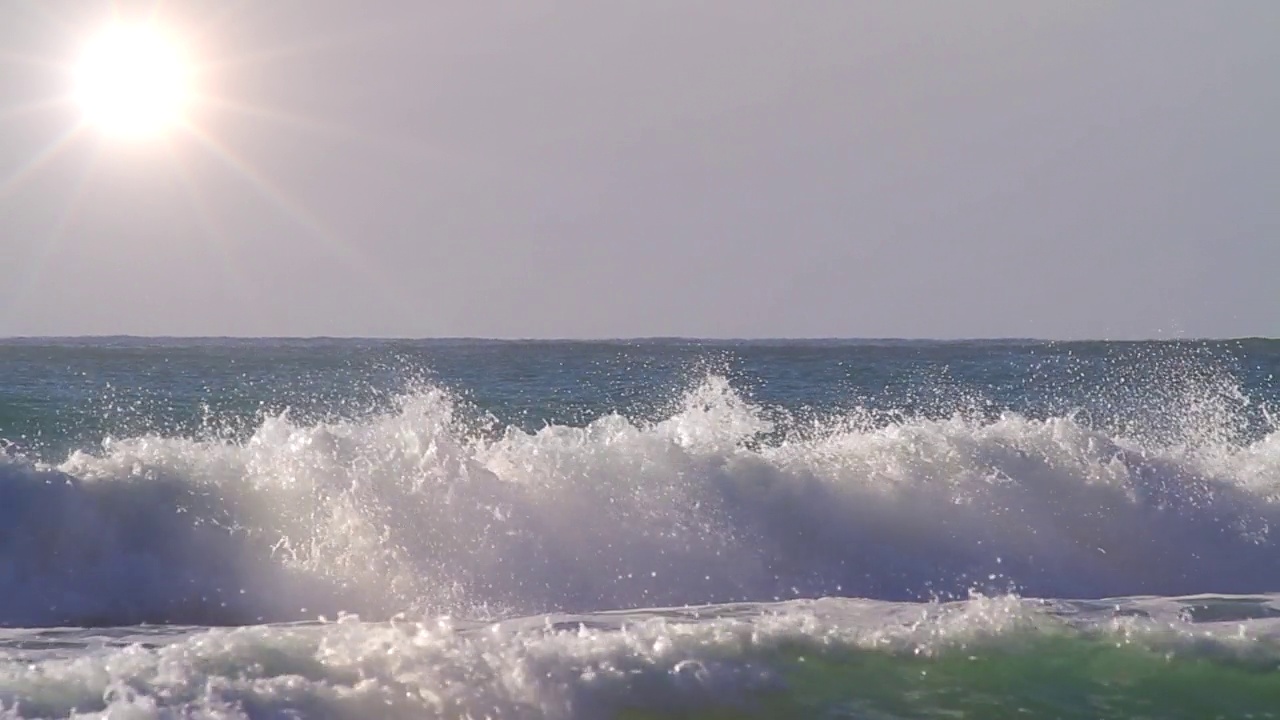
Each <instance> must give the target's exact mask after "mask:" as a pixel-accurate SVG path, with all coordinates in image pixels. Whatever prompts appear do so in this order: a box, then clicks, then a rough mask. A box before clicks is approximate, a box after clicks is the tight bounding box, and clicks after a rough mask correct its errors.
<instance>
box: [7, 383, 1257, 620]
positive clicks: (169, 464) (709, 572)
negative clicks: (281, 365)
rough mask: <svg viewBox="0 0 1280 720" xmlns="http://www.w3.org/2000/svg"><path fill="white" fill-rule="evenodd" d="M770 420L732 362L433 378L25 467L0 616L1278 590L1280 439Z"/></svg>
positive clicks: (1019, 424) (12, 491)
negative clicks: (717, 367)
mask: <svg viewBox="0 0 1280 720" xmlns="http://www.w3.org/2000/svg"><path fill="white" fill-rule="evenodd" d="M767 415H769V413H768V412H767V411H766V409H764V408H761V407H757V406H755V405H752V404H751V403H750V402H747V401H746V400H745V399H744V398H743V397H741V396H740V395H739V394H738V393H736V392H735V391H734V390H733V388H732V387H730V385H729V383H728V382H727V381H726V380H725V379H723V378H720V377H716V376H712V377H709V378H708V379H707V380H706V381H705V382H704V383H703V384H702V385H701V386H699V387H697V388H696V389H695V390H693V391H692V392H691V393H690V394H689V396H688V397H687V398H686V400H685V403H684V405H683V407H682V408H681V409H680V410H679V411H678V412H676V413H674V414H672V415H671V416H670V417H668V418H666V419H664V420H662V421H660V422H656V423H652V424H642V423H636V422H632V421H629V420H627V419H624V418H622V417H620V416H617V415H606V416H603V417H600V418H598V419H596V420H595V421H593V422H592V423H590V424H589V425H587V426H585V427H568V426H558V425H552V426H548V427H545V428H543V429H541V430H539V431H537V432H533V433H529V432H525V431H522V430H520V429H517V428H514V427H510V428H505V429H501V428H500V429H499V431H498V432H496V433H493V432H477V431H473V430H471V429H469V428H468V427H467V425H466V424H465V423H463V422H460V421H459V420H458V419H457V418H456V417H455V406H454V403H453V401H452V400H451V398H450V397H449V395H448V394H447V393H445V392H443V391H441V390H439V389H434V388H426V389H423V390H422V391H420V392H417V393H412V394H409V395H407V396H405V397H403V398H402V399H401V402H400V405H399V408H398V409H397V410H396V411H394V412H390V413H386V414H382V415H377V416H371V417H365V418H360V419H352V420H346V421H340V422H331V423H322V424H313V425H305V424H299V423H295V422H293V421H291V420H290V418H289V417H288V416H287V415H282V416H277V417H272V418H268V419H267V420H266V421H265V422H263V423H262V425H261V426H260V427H259V428H258V429H257V431H256V432H255V433H254V434H253V435H252V437H251V438H250V439H249V440H248V441H247V442H244V443H230V442H221V441H217V442H215V441H193V440H187V439H180V438H163V437H136V438H128V439H122V440H114V441H111V442H108V443H107V444H105V445H104V447H103V448H102V450H101V451H100V452H95V453H86V452H77V453H75V454H73V455H72V456H71V457H69V458H68V459H67V460H66V461H65V462H63V463H61V464H60V465H58V466H57V467H45V466H36V465H31V464H28V463H25V462H22V461H19V460H16V459H13V458H5V459H3V460H0V475H3V476H4V477H3V478H0V581H3V582H5V587H8V588H15V590H14V591H13V592H11V593H8V594H6V596H5V597H2V598H0V620H2V621H4V622H6V623H8V624H26V625H32V624H57V623H68V622H77V623H86V622H92V623H98V624H117V623H119V624H124V623H133V622H139V621H143V620H150V621H161V620H165V621H188V622H200V623H209V622H229V623H239V622H252V621H257V620H259V619H262V620H288V619H296V618H313V617H315V616H316V615H317V614H319V613H327V614H330V615H332V614H333V613H336V612H337V611H339V610H348V611H354V612H360V613H362V614H363V615H364V616H366V617H372V618H376V617H387V616H390V615H391V614H392V613H395V612H398V611H408V612H412V613H433V612H447V613H453V614H461V615H468V616H484V615H493V614H502V615H509V614H533V613H540V612H548V611H587V610H600V609H607V608H626V607H652V606H667V605H682V604H696V603H704V602H725V601H738V600H753V601H769V600H774V599H781V598H789V597H805V596H823V595H845V596H863V597H874V598H887V599H907V598H916V597H929V596H932V595H939V596H943V597H946V596H948V595H957V594H958V595H960V596H963V595H964V594H965V593H966V592H967V591H968V590H969V589H970V588H979V589H986V590H992V591H1007V590H1014V591H1018V592H1021V593H1024V594H1027V595H1037V596H1054V597H1101V596H1111V595H1133V594H1164V595H1179V594H1187V593H1195V592H1220V593H1250V592H1262V591H1266V590H1270V589H1274V588H1275V587H1277V586H1280V548H1278V547H1277V543H1276V540H1275V539H1274V538H1273V536H1272V533H1271V527H1272V526H1273V524H1274V523H1275V521H1276V520H1277V519H1280V505H1278V504H1277V502H1276V499H1277V497H1278V496H1280V491H1278V487H1280V480H1277V478H1280V472H1278V471H1280V450H1278V448H1280V435H1278V434H1275V433H1273V434H1271V435H1268V436H1266V437H1264V438H1263V439H1261V440H1259V441H1256V442H1252V443H1240V442H1236V441H1234V440H1225V439H1223V438H1222V437H1220V434H1218V435H1215V434H1214V433H1207V434H1205V437H1206V438H1209V440H1206V441H1205V442H1201V443H1200V444H1198V445H1191V444H1186V443H1183V444H1179V445H1169V446H1157V445H1155V444H1152V443H1149V442H1147V443H1143V442H1139V441H1136V440H1127V439H1125V438H1121V437H1115V436H1109V435H1107V434H1105V433H1103V432H1101V431H1098V430H1094V429H1091V428H1089V427H1088V426H1086V425H1084V424H1083V423H1082V422H1079V421H1077V420H1076V419H1073V418H1070V417H1056V418H1049V419H1047V420H1034V419H1029V418H1026V417H1022V416H1019V415H1015V414H1006V415H1003V416H1001V417H998V418H996V419H994V420H990V419H972V418H966V417H961V416H956V417H953V418H949V419H940V420H939V419H927V418H914V419H911V418H908V419H903V420H900V421H897V422H894V423H890V424H887V425H871V424H866V423H862V422H860V421H859V419H858V418H857V417H853V416H851V417H848V418H843V419H839V420H836V421H832V422H826V423H822V424H820V425H818V426H817V427H816V428H812V429H810V430H809V431H807V432H806V433H805V434H804V435H795V434H793V436H792V437H790V438H785V439H770V438H776V437H778V436H779V434H778V433H776V432H775V433H772V434H770V431H771V430H772V429H773V428H772V427H771V426H770V424H769V423H768V422H767V420H766V416H767ZM782 435H783V436H785V433H783V434H782Z"/></svg>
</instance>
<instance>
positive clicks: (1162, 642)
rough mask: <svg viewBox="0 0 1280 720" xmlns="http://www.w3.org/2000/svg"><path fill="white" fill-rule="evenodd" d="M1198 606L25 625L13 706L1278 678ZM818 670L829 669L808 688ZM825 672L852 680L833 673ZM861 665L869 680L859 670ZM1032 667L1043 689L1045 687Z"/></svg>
mask: <svg viewBox="0 0 1280 720" xmlns="http://www.w3.org/2000/svg"><path fill="white" fill-rule="evenodd" d="M1215 603H1218V604H1227V605H1231V606H1233V607H1240V606H1241V605H1243V604H1247V605H1249V607H1251V608H1253V610H1254V611H1257V612H1263V610H1264V609H1265V608H1267V607H1269V606H1270V605H1273V604H1274V603H1272V602H1271V601H1269V600H1268V599H1266V598H1253V599H1228V598H1222V599H1215V600H1210V601H1201V602H1199V604H1200V606H1204V607H1208V606H1212V605H1214V604H1215ZM1194 605H1196V602H1193V601H1170V600H1161V601H1151V600H1141V599H1138V600H1126V601H1117V602H1116V603H1115V604H1114V607H1112V606H1111V605H1105V606H1104V605H1088V604H1075V605H1070V604H1063V603H1056V604H1055V603H1048V604H1045V603H1035V602H1031V601H1025V600H1019V599H1016V598H1011V597H997V598H977V599H974V600H970V601H966V602H960V603H953V604H940V605H939V604H904V603H882V602H874V601H858V600H836V599H829V600H821V601H814V602H805V601H800V602H791V603H785V604H777V605H767V606H755V605H747V606H736V607H715V608H697V609H689V610H685V611H667V612H660V611H654V612H644V613H628V614H614V615H608V616H606V615H594V616H589V617H541V618H529V619H525V620H516V621H510V622H505V623H501V624H497V625H493V626H484V625H466V624H458V623H453V622H450V621H448V620H445V619H442V620H436V621H430V622H425V623H407V622H397V623H382V624H369V623H362V622H359V621H356V620H355V619H352V618H347V619H344V620H343V621H341V622H338V623H333V624H326V625H302V626H255V627H246V628H239V629H234V630H212V631H197V632H186V633H172V632H170V633H168V634H159V633H151V634H147V635H136V636H130V637H126V638H120V640H121V641H122V642H132V643H133V644H128V645H125V646H123V647H113V646H102V645H96V646H95V645H94V644H93V643H95V642H98V641H100V638H97V637H94V636H89V637H88V638H86V639H85V640H83V642H84V646H83V647H81V648H78V649H76V650H74V651H68V650H66V649H63V650H61V651H60V652H61V656H58V655H57V653H58V652H59V651H53V653H54V654H53V655H51V656H48V657H43V658H35V659H32V658H27V659H25V660H18V659H16V658H13V657H12V656H10V655H9V652H10V651H9V648H12V647H14V646H17V645H19V644H22V643H23V642H24V641H25V642H26V643H27V644H38V643H39V642H41V641H42V640H44V641H47V639H48V636H47V635H45V636H39V637H28V636H30V635H32V633H31V631H23V632H20V633H12V634H10V635H8V636H5V637H0V698H3V701H4V703H5V705H6V706H7V707H8V708H9V710H10V716H12V717H49V716H58V717H65V716H70V715H72V714H73V713H75V712H79V713H81V714H80V715H77V716H78V717H111V718H116V717H129V718H151V717H207V718H223V717H226V718H240V717H294V716H303V717H333V718H368V717H386V718H397V717H404V718H420V717H457V718H462V717H472V718H479V717H485V718H495V719H498V718H607V717H617V716H618V714H619V713H620V712H622V711H627V710H630V711H645V712H648V713H654V714H662V713H671V714H678V713H689V712H695V711H697V710H699V709H718V710H719V711H721V712H724V711H726V710H734V709H744V710H749V709H752V708H756V707H758V703H761V702H765V703H767V702H769V701H770V700H776V698H778V697H779V696H780V695H785V694H786V693H788V692H789V693H791V694H792V697H793V698H795V697H796V695H797V694H798V693H800V692H801V691H803V690H805V688H806V687H807V686H808V687H809V691H810V692H822V691H824V688H823V687H822V686H823V685H824V684H825V685H826V686H827V687H826V688H825V691H826V692H827V693H831V692H833V691H835V692H836V694H837V696H838V697H840V698H843V699H844V701H845V702H846V703H847V702H849V701H851V700H853V699H856V698H858V697H860V696H863V697H874V695H875V694H876V693H877V692H880V691H882V690H883V691H886V692H888V693H890V694H892V693H894V692H903V691H906V690H907V689H909V684H910V682H911V678H910V676H909V675H908V674H907V673H905V672H904V673H902V676H903V677H902V678H900V682H902V683H903V684H902V685H901V686H898V687H897V689H895V688H894V687H888V688H879V687H876V686H875V685H873V684H867V683H868V681H870V682H875V681H876V679H877V678H878V679H879V682H881V683H883V682H885V681H886V680H887V679H888V678H889V677H892V676H885V675H877V674H876V672H875V671H874V668H875V667H877V665H879V664H881V663H882V662H883V661H884V660H885V659H893V658H897V659H898V660H900V661H903V662H916V661H919V660H922V659H923V660H927V659H945V658H947V657H959V658H962V659H963V658H965V657H967V656H971V655H973V654H975V653H982V654H985V655H987V656H989V657H995V656H1000V655H1002V654H1004V655H1012V656H1014V658H1015V661H1014V662H1015V663H1021V664H1022V665H1025V664H1026V663H1034V662H1036V661H1037V659H1038V658H1037V655H1036V654H1035V651H1036V650H1037V647H1038V646H1037V645H1036V644H1035V643H1037V642H1040V641H1043V640H1045V639H1049V640H1052V639H1054V638H1059V639H1066V640H1067V641H1072V640H1075V639H1079V640H1083V641H1084V642H1086V643H1087V642H1089V641H1090V638H1095V639H1100V640H1102V642H1101V643H1097V644H1095V645H1092V646H1082V648H1081V650H1080V651H1082V652H1087V653H1096V652H1097V650H1098V649H1099V648H1106V647H1116V648H1121V647H1132V648H1135V649H1137V650H1138V652H1137V653H1135V655H1134V656H1133V658H1132V659H1134V660H1137V661H1141V660H1142V659H1143V657H1151V658H1153V659H1154V660H1153V662H1152V665H1151V666H1150V667H1146V666H1137V667H1136V668H1135V670H1136V671H1137V672H1140V673H1149V672H1159V670H1160V668H1159V666H1158V665H1159V663H1161V662H1164V660H1161V659H1160V658H1166V659H1167V658H1170V657H1173V656H1174V655H1175V654H1176V655H1181V656H1187V657H1190V658H1192V659H1193V661H1194V659H1195V658H1216V659H1225V660H1229V661H1232V662H1236V663H1254V664H1255V665H1256V667H1258V668H1260V669H1264V670H1265V669H1268V668H1273V667H1274V664H1275V662H1276V660H1277V658H1280V645H1278V643H1277V641H1278V640H1280V635H1278V634H1277V630H1280V627H1278V625H1280V623H1278V621H1276V620H1268V619H1245V620H1232V621H1230V622H1208V623H1191V622H1187V621H1186V620H1184V619H1179V617H1180V616H1179V615H1178V613H1179V610H1180V609H1181V610H1185V609H1186V608H1188V607H1191V606H1194ZM1271 612H1274V610H1272V611H1271ZM1264 614H1265V613H1264ZM1165 615H1168V616H1172V617H1171V618H1165V617H1162V616H1165ZM68 637H74V636H68ZM64 640H65V638H64ZM141 641H148V642H150V643H151V645H150V646H146V645H143V644H141ZM63 645H74V643H73V642H64V643H63ZM1019 653H1023V655H1019ZM1144 653H1145V654H1144ZM810 659H812V660H813V661H814V663H815V666H816V667H815V668H814V672H816V673H817V675H814V676H811V677H810V678H809V679H808V681H807V682H806V681H805V675H804V673H805V672H806V671H805V663H806V662H807V661H808V660H810ZM824 661H825V662H827V663H834V664H835V665H837V666H838V669H837V670H836V671H835V672H837V673H845V674H836V675H834V676H833V675H829V674H827V675H824V673H827V672H829V671H824V670H822V668H821V664H822V663H823V662H824ZM1045 661H1046V662H1047V663H1049V666H1048V667H1052V668H1057V669H1058V670H1062V667H1061V666H1060V665H1055V664H1054V663H1060V662H1061V661H1060V660H1058V659H1055V658H1052V657H1049V658H1045ZM901 667H905V666H901ZM913 667H914V668H915V672H917V673H918V672H920V671H921V670H923V671H924V672H926V673H927V672H930V671H931V670H932V669H934V668H935V666H933V665H930V664H928V663H927V662H922V663H920V664H918V665H917V666H913ZM864 668H866V669H868V670H866V672H868V673H869V674H868V676H867V678H866V679H862V678H860V677H859V676H858V673H860V672H863V669H864ZM1104 670H1105V668H1104ZM1095 671H1098V670H1097V669H1095V668H1090V667H1088V666H1084V667H1081V668H1078V669H1076V670H1075V672H1078V673H1079V674H1080V680H1081V681H1082V682H1094V681H1097V680H1098V678H1095V677H1093V676H1092V675H1091V673H1094V672H1095ZM1038 672H1039V673H1042V672H1043V671H1042V670H1041V671H1037V672H1033V673H1032V674H1031V675H1030V677H1031V678H1037V677H1039V678H1041V679H1043V677H1042V675H1040V674H1037V673H1038ZM1098 672H1101V671H1098ZM797 679H799V683H797ZM1102 679H1103V680H1105V681H1110V680H1113V679H1114V678H1112V677H1111V676H1110V675H1107V676H1106V677H1104V678H1102ZM814 686H816V687H814ZM955 689H956V690H959V689H960V688H955ZM1032 692H1034V688H1033V689H1032ZM798 699H799V700H800V702H798V703H796V705H793V706H792V707H805V705H804V704H803V701H804V700H805V698H803V697H800V698H798ZM810 707H811V706H810Z"/></svg>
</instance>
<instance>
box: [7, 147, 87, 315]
mask: <svg viewBox="0 0 1280 720" xmlns="http://www.w3.org/2000/svg"><path fill="white" fill-rule="evenodd" d="M97 162H98V152H97V151H96V150H94V151H93V152H91V153H90V154H89V157H88V158H87V159H86V160H85V164H84V167H82V168H81V170H80V173H79V176H78V177H77V178H76V180H75V184H74V185H72V186H71V193H70V195H69V196H68V198H67V202H66V204H64V205H63V206H62V211H61V212H59V213H58V217H57V219H56V220H55V221H54V224H53V227H52V228H50V229H49V234H48V236H47V237H46V238H45V240H44V242H43V243H39V244H37V245H36V247H35V248H34V249H33V250H32V252H31V254H30V256H29V257H28V258H27V260H26V262H25V263H24V264H23V268H22V272H21V273H20V274H19V279H18V281H17V282H15V283H14V284H13V285H11V286H10V287H9V288H8V292H7V293H6V299H5V302H4V303H3V307H4V309H5V311H6V316H5V324H6V325H8V321H9V320H11V319H12V317H13V314H14V313H15V312H17V311H18V309H19V308H20V307H21V306H22V303H23V301H24V299H25V298H26V296H27V294H28V293H29V292H30V290H31V288H33V287H38V286H39V284H40V280H41V279H42V277H43V275H44V269H45V266H46V265H47V264H48V260H49V258H50V257H52V256H53V255H54V254H55V253H56V252H57V250H58V248H60V247H61V246H62V241H63V240H64V239H65V234H66V231H67V229H68V228H69V227H71V226H72V224H73V223H74V222H75V220H76V218H77V217H79V214H80V201H81V199H83V197H84V191H85V187H86V186H87V185H88V180H89V176H90V175H92V174H93V170H94V167H95V166H96V165H97Z"/></svg>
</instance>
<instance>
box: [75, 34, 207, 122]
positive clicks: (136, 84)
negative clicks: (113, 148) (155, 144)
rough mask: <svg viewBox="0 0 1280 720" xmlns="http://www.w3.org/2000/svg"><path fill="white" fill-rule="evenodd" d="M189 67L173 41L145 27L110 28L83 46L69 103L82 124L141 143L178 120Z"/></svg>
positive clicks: (187, 88)
mask: <svg viewBox="0 0 1280 720" xmlns="http://www.w3.org/2000/svg"><path fill="white" fill-rule="evenodd" d="M189 75H190V68H189V67H188V65H187V59H186V57H184V54H183V52H182V48H181V47H180V46H179V44H178V43H177V42H176V39H175V38H174V37H172V36H170V35H169V34H167V33H165V32H164V31H163V30H161V29H159V28H157V27H153V26H150V25H116V26H112V27H109V28H107V29H106V30H103V31H102V32H101V33H100V34H98V35H97V36H96V37H94V38H93V39H92V40H91V41H90V43H89V45H88V46H87V47H86V49H85V51H84V54H83V55H82V56H81V57H80V62H79V64H78V65H77V66H76V74H75V98H76V101H77V103H78V104H79V105H80V108H81V110H82V111H83V113H84V116H85V119H86V120H87V121H88V122H89V123H90V124H92V125H94V126H96V127H98V128H99V129H101V130H102V131H103V132H105V133H108V134H110V135H113V136H119V137H128V138H143V137H149V136H153V135H156V134H159V133H163V132H164V131H166V130H168V129H170V128H172V127H174V126H175V125H177V124H179V123H180V122H181V121H182V119H183V112H184V110H185V107H186V104H187V100H188V98H189V96H190V93H191V87H190V77H189Z"/></svg>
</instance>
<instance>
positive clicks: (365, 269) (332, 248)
mask: <svg viewBox="0 0 1280 720" xmlns="http://www.w3.org/2000/svg"><path fill="white" fill-rule="evenodd" d="M185 129H186V130H187V132H188V133H190V136H191V137H192V138H194V139H195V140H196V141H197V144H198V145H200V146H201V147H202V148H203V149H204V150H205V151H206V152H207V153H209V154H210V155H211V156H212V157H214V158H215V159H217V160H218V161H220V162H221V163H222V164H223V166H224V167H226V168H228V169H230V170H231V171H233V172H234V173H235V174H236V175H237V176H238V177H239V178H240V179H241V180H243V181H245V182H246V183H247V184H248V185H249V186H250V187H252V188H253V189H254V190H255V191H256V192H257V193H258V194H259V195H260V196H262V197H263V198H265V199H266V200H267V201H268V202H270V203H271V204H272V205H273V206H275V208H276V209H277V210H279V211H281V212H282V213H283V214H284V215H285V216H286V217H287V218H289V219H290V220H291V221H292V222H293V223H294V224H295V225H297V226H298V227H300V228H302V229H303V230H305V231H306V232H307V233H308V235H309V236H310V237H311V238H312V239H314V240H317V241H319V242H320V243H321V244H322V245H323V246H324V248H323V249H324V250H325V251H327V252H328V253H329V254H330V255H331V256H333V257H335V258H337V259H339V260H341V261H343V262H345V263H347V264H349V266H350V267H352V268H353V269H355V270H357V271H358V272H360V273H361V274H362V275H364V276H365V277H366V278H367V279H369V280H372V281H373V287H375V288H377V292H379V293H380V294H382V295H383V296H384V299H385V300H387V301H390V302H401V301H404V300H405V295H404V293H403V291H401V290H400V289H399V288H398V287H395V286H394V285H393V283H391V282H390V280H389V279H388V278H386V277H383V276H382V274H381V273H379V272H378V271H377V269H376V268H374V267H373V265H372V264H371V263H369V262H368V260H367V259H366V258H365V257H364V256H363V255H361V254H360V253H358V252H356V251H355V249H353V248H352V247H351V246H350V245H349V244H348V243H346V242H345V241H344V240H343V239H342V238H341V237H339V236H338V235H337V234H335V233H333V232H332V231H331V230H329V229H328V228H327V227H325V225H324V223H323V222H322V221H321V220H320V219H319V218H317V217H316V216H315V215H313V214H312V213H311V212H309V211H308V210H306V209H305V208H304V207H303V206H302V205H301V204H300V203H298V202H295V201H294V200H293V199H291V198H290V197H288V195H286V194H285V193H284V191H282V190H280V189H279V188H278V187H276V185H275V183H273V182H271V181H270V180H269V179H267V178H265V177H263V176H262V174H261V173H260V172H259V171H258V170H256V169H255V168H254V167H253V166H252V165H250V164H249V163H248V162H246V161H245V160H244V159H243V158H241V157H240V156H239V155H238V154H237V153H236V152H234V151H233V150H231V148H229V147H227V146H226V145H225V144H224V143H221V142H219V141H218V140H217V139H216V138H213V137H211V136H210V135H209V134H208V133H206V132H204V130H202V129H201V128H199V127H198V126H195V125H187V126H186V128H185Z"/></svg>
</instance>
